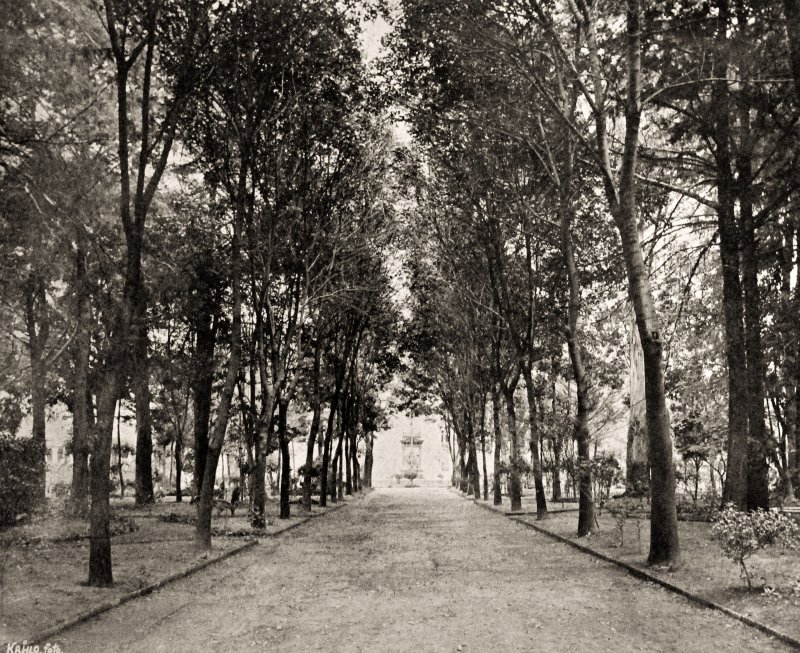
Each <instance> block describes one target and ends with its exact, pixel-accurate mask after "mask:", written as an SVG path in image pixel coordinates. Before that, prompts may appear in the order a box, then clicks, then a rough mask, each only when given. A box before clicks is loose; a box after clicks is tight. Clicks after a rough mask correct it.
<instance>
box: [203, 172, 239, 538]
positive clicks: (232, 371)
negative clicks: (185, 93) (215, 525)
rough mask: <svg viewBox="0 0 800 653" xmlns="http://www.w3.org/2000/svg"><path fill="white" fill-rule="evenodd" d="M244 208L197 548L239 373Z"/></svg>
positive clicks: (234, 251)
mask: <svg viewBox="0 0 800 653" xmlns="http://www.w3.org/2000/svg"><path fill="white" fill-rule="evenodd" d="M240 175H241V176H240V180H239V185H240V188H244V181H245V179H246V172H244V173H240ZM243 213H244V208H243V207H241V206H239V207H237V210H236V214H235V216H234V221H233V237H232V240H231V285H232V291H231V300H232V303H233V307H232V309H233V310H232V318H231V331H230V354H229V357H228V369H227V370H226V373H225V382H224V384H223V386H222V392H221V393H220V399H219V406H218V407H217V417H216V419H215V421H214V430H213V432H212V435H211V437H210V438H209V442H208V455H207V457H206V467H205V469H204V470H203V482H202V486H201V487H202V489H201V491H200V501H199V502H198V504H197V526H196V528H195V543H196V545H197V546H198V547H199V548H202V549H210V548H211V513H212V510H213V508H214V479H215V478H216V475H217V463H218V461H219V457H220V454H221V453H222V446H223V444H224V443H225V432H226V431H227V429H228V419H229V417H230V410H231V403H232V401H233V392H234V390H235V388H236V379H237V378H238V376H239V365H240V363H241V355H242V342H241V341H242V295H241V249H242V225H243V223H244V217H243Z"/></svg>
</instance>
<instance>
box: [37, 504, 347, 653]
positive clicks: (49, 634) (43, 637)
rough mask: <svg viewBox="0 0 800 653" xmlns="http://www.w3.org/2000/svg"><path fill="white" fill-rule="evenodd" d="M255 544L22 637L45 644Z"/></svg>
mask: <svg viewBox="0 0 800 653" xmlns="http://www.w3.org/2000/svg"><path fill="white" fill-rule="evenodd" d="M346 505H348V504H347V502H345V501H340V502H338V503H337V504H335V505H332V506H328V507H327V510H325V512H318V513H316V514H314V513H312V514H310V515H307V516H306V517H305V518H304V519H301V520H299V521H297V522H296V523H294V524H290V525H289V526H287V527H286V528H284V529H282V530H280V531H277V532H275V533H270V534H269V535H267V536H266V537H277V536H279V535H283V534H284V533H286V532H287V531H290V530H292V529H293V528H297V527H298V526H300V525H301V524H305V523H306V522H308V521H310V520H312V519H314V518H316V517H323V516H324V515H327V514H328V513H331V512H334V511H336V510H338V509H339V508H343V507H344V506H346ZM258 543H259V541H258V540H257V539H253V540H249V541H247V542H245V543H244V544H242V545H241V546H238V547H235V548H233V549H229V550H228V551H223V552H222V553H221V554H220V555H218V556H215V557H213V558H208V559H206V560H203V561H202V562H200V563H197V564H195V565H192V566H191V567H189V568H187V569H184V570H183V571H179V572H177V573H175V574H171V575H169V576H167V577H165V578H162V579H161V580H158V581H156V582H155V583H151V584H150V585H147V586H145V587H141V588H139V589H138V590H134V591H132V592H129V593H128V594H125V595H123V596H120V597H119V598H116V599H114V600H113V601H108V602H106V603H103V604H101V605H98V606H96V607H94V608H92V609H91V610H87V611H86V612H83V613H81V614H79V615H77V616H76V617H73V618H72V619H69V620H67V621H64V622H62V623H60V624H58V625H56V626H52V627H51V628H48V629H47V630H44V631H42V632H40V633H37V634H36V635H34V636H33V637H32V638H30V639H27V640H23V641H26V642H27V643H28V646H35V645H36V644H45V643H47V640H50V639H52V638H54V637H55V636H56V635H59V634H61V633H63V632H64V631H65V630H69V629H70V628H73V627H74V626H77V625H79V624H82V623H83V622H85V621H88V620H89V619H91V618H92V617H96V616H98V615H100V614H103V613H104V612H108V611H109V610H112V609H114V608H116V607H118V606H120V605H124V604H125V603H128V602H129V601H133V600H134V599H138V598H139V597H142V596H147V595H148V594H152V593H153V592H155V591H156V590H159V589H161V588H162V587H164V586H165V585H169V584H170V583H174V582H175V581H177V580H182V579H184V578H187V577H188V576H191V575H192V574H194V573H196V572H198V571H202V570H203V569H205V568H206V567H210V566H211V565H213V564H215V563H217V562H222V561H223V560H226V559H227V558H230V557H232V556H234V555H236V554H238V553H241V552H242V551H245V550H247V549H250V548H252V547H254V546H256V545H257V544H258Z"/></svg>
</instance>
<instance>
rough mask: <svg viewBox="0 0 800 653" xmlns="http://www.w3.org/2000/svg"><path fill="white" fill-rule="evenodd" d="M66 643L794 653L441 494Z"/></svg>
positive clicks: (236, 562)
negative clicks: (781, 652) (773, 652)
mask: <svg viewBox="0 0 800 653" xmlns="http://www.w3.org/2000/svg"><path fill="white" fill-rule="evenodd" d="M685 554H686V555H691V552H686V553H685ZM167 571H169V570H165V572H167ZM58 641H59V644H61V648H62V650H63V651H64V652H65V653H73V652H84V651H87V652H91V651H147V652H153V651H220V652H232V651H242V650H259V651H303V650H325V651H328V652H332V651H347V652H350V651H375V652H381V653H383V652H386V651H409V652H412V653H420V652H422V651H463V652H466V653H469V652H470V651H472V652H475V653H477V652H483V651H503V652H506V651H547V652H550V651H614V652H615V653H620V652H624V651H683V652H685V651H693V652H695V651H696V652H703V651H708V652H712V651H713V652H714V653H719V651H720V650H732V651H775V650H778V651H782V650H788V649H786V648H785V647H784V646H783V645H782V644H780V643H778V642H775V641H773V640H771V639H770V638H768V637H766V636H765V635H762V634H760V633H758V632H755V631H753V630H752V629H750V628H747V627H745V626H743V625H741V624H739V623H737V622H734V621H733V620H731V619H728V618H726V617H723V616H722V615H719V614H716V613H713V612H711V611H708V610H702V609H699V608H697V607H694V606H693V605H692V604H690V603H688V602H687V601H686V600H684V599H681V598H678V597H675V596H673V595H671V594H669V593H667V592H666V591H664V590H661V589H659V588H656V587H654V586H651V585H649V584H646V583H642V582H641V581H638V580H636V579H634V578H631V577H630V576H628V575H627V574H626V573H624V572H623V571H621V570H619V569H617V568H616V567H612V566H610V565H608V564H606V563H601V562H598V561H595V560H594V559H592V558H591V557H589V556H586V555H583V554H581V553H578V552H576V551H573V550H571V549H569V548H568V547H566V546H564V545H562V544H559V543H556V542H553V541H551V540H549V539H547V538H545V537H543V536H540V535H538V534H536V533H534V532H532V531H530V530H528V529H525V528H524V527H522V526H520V525H519V524H515V523H513V522H511V521H509V520H508V519H507V518H505V517H502V516H500V515H496V514H493V513H490V512H487V511H485V510H483V509H481V508H479V507H477V506H475V505H473V504H472V503H470V502H467V501H464V500H463V499H461V498H459V497H457V496H455V495H454V494H453V493H451V492H449V491H447V490H444V489H428V488H414V489H393V490H388V489H387V490H376V491H374V492H373V493H372V494H370V495H369V496H368V497H367V498H366V499H364V500H363V501H358V502H354V503H353V504H352V505H349V506H347V507H345V508H344V509H343V510H339V511H336V512H334V513H332V514H331V515H328V516H325V517H322V518H321V519H315V520H312V521H311V522H309V523H307V524H303V525H301V526H300V527H298V528H296V529H294V530H293V531H291V532H290V533H287V534H286V535H285V536H283V537H282V538H279V539H278V540H275V541H273V542H269V543H265V544H262V545H261V546H258V547H255V548H254V549H252V550H250V551H248V552H246V553H243V554H242V555H240V556H237V557H235V558H232V559H230V560H227V561H225V562H223V563H220V564H219V565H215V566H212V567H210V568H209V569H207V570H205V571H202V572H200V573H198V574H197V575H194V576H192V577H190V578H188V579H186V580H183V581H179V582H177V583H175V584H173V585H170V586H169V587H167V588H165V589H163V590H162V591H160V592H157V593H155V594H153V595H151V596H149V597H146V598H143V599H141V600H137V601H134V602H132V603H130V604H128V605H126V606H124V607H122V608H118V609H115V610H112V611H111V612H109V613H107V614H105V615H102V616H100V617H98V618H96V619H94V620H92V621H91V622H88V623H86V624H83V625H81V626H79V627H77V628H75V629H73V630H71V631H69V632H67V633H65V634H64V635H63V636H62V637H60V638H59V640H58Z"/></svg>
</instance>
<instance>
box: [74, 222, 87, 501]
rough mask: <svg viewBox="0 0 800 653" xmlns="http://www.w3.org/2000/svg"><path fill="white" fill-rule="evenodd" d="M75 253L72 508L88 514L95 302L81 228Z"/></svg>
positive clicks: (76, 240)
mask: <svg viewBox="0 0 800 653" xmlns="http://www.w3.org/2000/svg"><path fill="white" fill-rule="evenodd" d="M75 242H76V252H75V283H74V288H75V323H76V330H75V344H74V346H73V360H74V367H75V375H74V377H73V382H72V403H73V409H72V487H71V490H70V503H71V510H72V512H73V514H75V515H79V516H80V515H85V514H86V511H87V510H88V508H89V444H90V443H89V425H90V422H91V417H90V407H89V400H88V398H87V395H88V393H89V363H90V356H91V347H92V331H91V318H92V315H91V310H92V309H91V304H90V296H89V288H88V287H87V284H88V279H87V270H86V245H85V243H86V240H85V237H84V234H83V230H82V228H80V227H79V228H78V229H77V237H76V239H75Z"/></svg>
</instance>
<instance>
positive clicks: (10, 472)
mask: <svg viewBox="0 0 800 653" xmlns="http://www.w3.org/2000/svg"><path fill="white" fill-rule="evenodd" d="M43 475H44V451H43V450H42V446H41V445H40V444H39V443H38V442H35V441H34V440H32V439H29V438H19V439H17V438H0V526H8V525H11V524H13V523H14V522H15V521H16V520H17V515H20V514H22V513H26V512H30V511H31V509H32V508H33V507H34V505H35V503H36V496H37V489H38V487H39V482H40V480H41V479H42V476H43Z"/></svg>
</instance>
